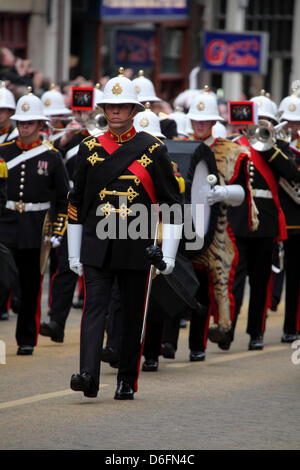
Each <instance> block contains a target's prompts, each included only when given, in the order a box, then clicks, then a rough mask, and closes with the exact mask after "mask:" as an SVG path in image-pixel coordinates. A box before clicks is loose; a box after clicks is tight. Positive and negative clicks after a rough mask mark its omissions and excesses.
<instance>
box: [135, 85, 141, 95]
mask: <svg viewBox="0 0 300 470" xmlns="http://www.w3.org/2000/svg"><path fill="white" fill-rule="evenodd" d="M135 90H136V92H137V94H139V93H140V92H141V88H140V87H139V86H138V85H136V86H135Z"/></svg>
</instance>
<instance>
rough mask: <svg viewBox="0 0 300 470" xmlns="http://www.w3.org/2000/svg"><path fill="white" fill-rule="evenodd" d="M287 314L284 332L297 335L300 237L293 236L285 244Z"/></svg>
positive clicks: (299, 297)
mask: <svg viewBox="0 0 300 470" xmlns="http://www.w3.org/2000/svg"><path fill="white" fill-rule="evenodd" d="M284 252H285V274H286V280H285V312H284V325H283V331H284V333H286V334H296V333H297V330H298V328H299V313H300V312H299V300H300V235H291V236H289V238H288V239H287V240H286V241H285V242H284Z"/></svg>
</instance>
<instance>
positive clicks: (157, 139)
mask: <svg viewBox="0 0 300 470" xmlns="http://www.w3.org/2000/svg"><path fill="white" fill-rule="evenodd" d="M144 132H146V133H147V134H149V135H152V137H154V138H155V139H156V140H158V142H160V143H161V144H162V145H165V143H164V142H163V141H162V140H160V139H159V138H158V137H156V135H154V134H151V132H147V131H144Z"/></svg>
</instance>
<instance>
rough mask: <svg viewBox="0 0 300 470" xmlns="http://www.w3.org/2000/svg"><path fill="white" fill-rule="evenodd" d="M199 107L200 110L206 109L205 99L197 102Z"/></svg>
mask: <svg viewBox="0 0 300 470" xmlns="http://www.w3.org/2000/svg"><path fill="white" fill-rule="evenodd" d="M197 108H198V109H199V111H203V110H204V109H205V104H204V103H203V101H200V102H199V103H198V104H197Z"/></svg>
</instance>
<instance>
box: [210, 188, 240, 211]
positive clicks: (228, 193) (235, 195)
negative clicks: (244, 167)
mask: <svg viewBox="0 0 300 470" xmlns="http://www.w3.org/2000/svg"><path fill="white" fill-rule="evenodd" d="M244 198H245V191H244V188H243V187H242V186H240V185H239V184H229V185H226V186H219V185H218V184H216V185H215V186H214V187H213V188H212V189H210V190H209V191H208V193H207V202H208V204H209V205H210V206H212V205H213V204H216V203H217V202H225V203H226V204H227V205H229V206H239V205H240V204H242V202H243V200H244Z"/></svg>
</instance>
